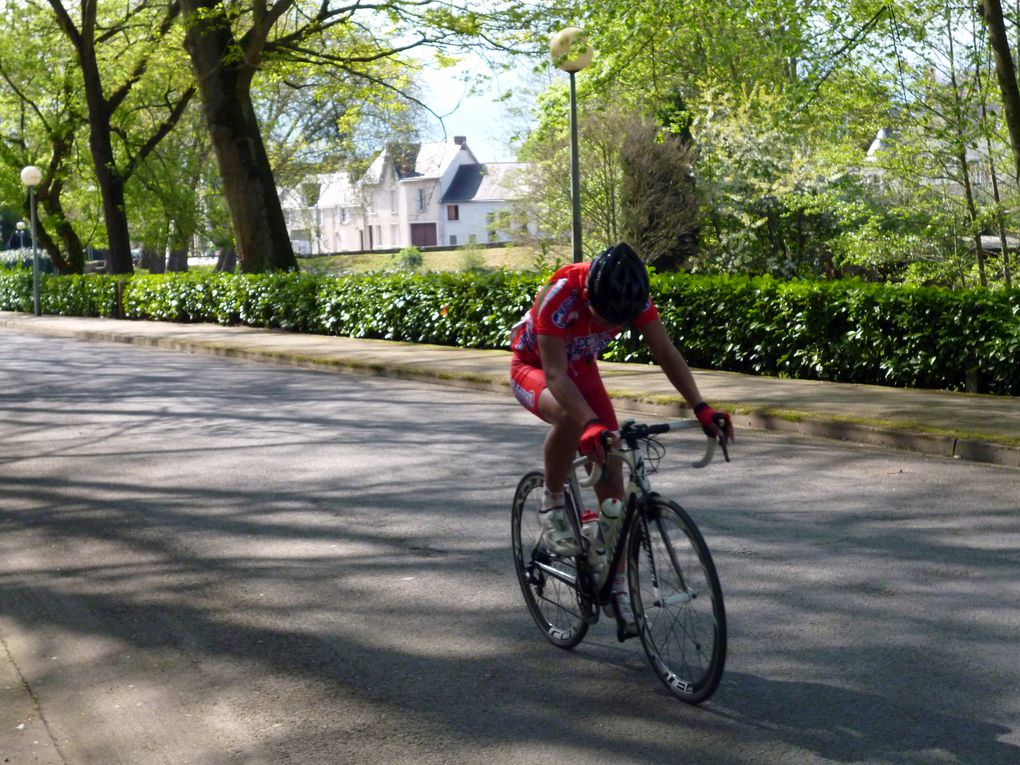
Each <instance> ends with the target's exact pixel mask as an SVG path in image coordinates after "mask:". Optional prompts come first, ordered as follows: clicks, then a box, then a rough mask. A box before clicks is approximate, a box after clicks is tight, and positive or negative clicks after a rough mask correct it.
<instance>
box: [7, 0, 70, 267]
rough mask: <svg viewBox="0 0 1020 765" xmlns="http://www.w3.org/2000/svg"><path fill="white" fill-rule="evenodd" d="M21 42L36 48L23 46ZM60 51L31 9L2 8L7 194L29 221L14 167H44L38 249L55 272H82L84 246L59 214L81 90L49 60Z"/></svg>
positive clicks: (48, 26)
mask: <svg viewBox="0 0 1020 765" xmlns="http://www.w3.org/2000/svg"><path fill="white" fill-rule="evenodd" d="M26 37H30V38H31V39H32V40H33V43H34V44H33V45H25V44H24V40H25V38H26ZM60 47H61V40H60V37H59V34H55V33H54V32H53V30H52V21H51V20H50V19H49V18H48V16H47V17H46V18H44V17H43V14H42V13H41V12H40V11H39V10H38V9H37V8H34V7H32V6H23V5H13V6H10V7H8V8H7V9H6V12H5V14H4V16H3V27H2V30H0V81H2V82H3V84H4V85H5V86H6V87H3V88H0V122H2V123H3V126H4V135H3V141H2V142H0V161H2V162H3V164H4V165H5V166H6V167H7V168H8V170H9V171H10V172H9V174H4V177H5V178H8V177H9V178H10V179H11V181H12V182H13V183H12V187H11V188H10V189H9V190H8V193H11V194H16V195H17V197H18V198H20V199H22V200H24V206H23V209H22V211H21V212H20V217H22V218H23V219H28V218H29V217H31V211H30V210H29V209H28V195H26V194H25V192H24V188H23V187H21V185H20V181H19V180H18V179H19V173H20V170H21V168H23V167H25V166H26V165H29V164H38V165H41V166H42V168H43V180H42V182H41V183H40V184H39V186H37V187H36V190H35V200H36V208H37V209H36V211H37V213H38V219H39V220H38V222H39V224H40V225H39V226H38V227H37V236H38V241H39V244H40V246H41V247H42V249H43V250H44V252H46V254H48V255H49V257H50V259H51V260H52V262H53V263H54V265H55V266H56V267H57V269H58V270H59V271H60V272H61V273H81V271H82V269H83V265H84V255H83V248H82V242H81V238H80V237H79V235H78V233H77V232H76V230H75V228H74V225H73V224H72V222H71V215H70V214H68V212H67V211H66V210H65V196H66V192H67V187H68V181H69V180H71V179H73V178H74V177H75V176H76V175H77V173H76V163H77V161H78V157H77V148H78V128H79V125H80V124H81V122H82V121H83V118H84V115H83V114H82V113H81V112H80V110H79V109H78V108H77V102H76V99H75V95H74V94H75V93H77V92H78V91H79V90H80V76H79V74H78V71H77V69H76V68H75V67H73V66H68V65H67V64H66V63H65V62H64V61H62V60H61V59H60V58H59V56H54V55H53V54H54V53H55V52H57V51H59V50H60ZM51 232H53V233H52V234H51ZM54 235H55V237H54Z"/></svg>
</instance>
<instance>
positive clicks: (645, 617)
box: [627, 496, 726, 704]
mask: <svg viewBox="0 0 1020 765" xmlns="http://www.w3.org/2000/svg"><path fill="white" fill-rule="evenodd" d="M627 562H628V567H629V569H628V577H629V580H630V592H631V604H632V606H633V608H634V616H635V618H636V619H637V624H638V629H639V630H640V633H641V644H642V645H643V646H644V649H645V653H646V654H648V660H649V662H651V665H652V668H653V669H654V670H655V674H656V675H658V676H659V679H660V680H661V681H662V683H663V685H665V686H666V688H668V689H669V690H670V692H671V693H673V695H675V696H677V697H678V698H680V699H682V700H683V701H686V702H687V703H689V704H698V703H700V702H702V701H704V700H705V699H707V698H708V697H709V696H711V695H712V694H713V693H714V692H715V689H716V688H717V687H718V685H719V681H720V680H721V679H722V673H723V665H724V664H725V662H726V612H725V609H724V607H723V596H722V588H721V587H720V585H719V577H718V576H717V574H716V571H715V564H714V563H713V562H712V555H711V553H709V551H708V546H707V545H706V544H705V540H704V538H703V537H702V536H701V532H700V531H698V528H697V526H695V525H694V521H693V520H691V517H690V516H689V515H687V513H686V512H685V511H684V509H683V508H682V507H680V506H679V505H678V504H676V503H675V502H670V501H669V500H667V499H663V498H662V497H658V496H652V497H650V498H649V500H648V503H647V505H646V507H645V509H644V511H643V512H642V513H641V514H640V515H639V516H638V521H637V523H636V524H634V529H633V531H632V532H631V539H630V549H629V558H628V561H627Z"/></svg>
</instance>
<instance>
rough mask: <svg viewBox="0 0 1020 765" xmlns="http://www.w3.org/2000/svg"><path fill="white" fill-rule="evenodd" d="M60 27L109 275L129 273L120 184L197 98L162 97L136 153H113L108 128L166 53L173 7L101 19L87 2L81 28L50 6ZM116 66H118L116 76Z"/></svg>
mask: <svg viewBox="0 0 1020 765" xmlns="http://www.w3.org/2000/svg"><path fill="white" fill-rule="evenodd" d="M48 2H49V4H50V7H51V8H52V9H53V12H54V14H55V15H56V18H57V23H58V25H59V27H60V29H61V30H62V31H63V33H64V34H65V35H66V37H67V39H68V40H69V41H70V42H71V45H72V46H73V48H74V52H75V56H76V59H77V63H78V66H79V67H80V69H81V75H82V82H83V91H84V96H85V107H86V112H87V114H88V123H89V149H90V152H91V155H92V162H93V166H94V170H95V176H96V183H97V185H98V187H99V191H100V194H101V195H102V199H103V218H104V221H105V223H106V234H107V244H108V246H109V256H108V259H107V270H108V271H109V272H110V273H131V272H132V271H133V270H134V268H133V266H132V263H131V240H130V237H129V234H128V213H127V208H126V205H125V198H124V184H125V182H126V180H127V179H128V178H130V176H131V174H132V173H133V172H134V170H135V168H136V167H137V166H138V163H139V162H141V161H142V160H143V159H144V158H145V156H146V155H148V154H149V153H150V152H151V151H152V150H153V148H155V146H156V145H158V143H159V141H160V140H162V139H163V137H165V136H166V134H167V133H169V132H170V130H171V129H172V128H173V126H174V124H176V122H177V120H178V119H179V118H180V115H181V114H182V113H183V111H184V109H185V107H186V106H187V104H188V101H189V100H190V99H191V97H192V95H193V94H194V92H195V90H194V87H193V86H188V87H184V88H182V89H180V90H178V89H176V88H175V87H174V84H173V82H168V83H167V86H166V88H165V89H164V92H163V104H162V106H163V114H162V118H161V119H159V120H158V121H157V122H155V123H153V124H152V125H151V130H149V131H148V132H147V135H146V137H145V138H144V139H143V141H142V142H141V143H140V144H139V145H134V146H127V145H125V146H123V149H122V151H120V152H118V151H117V150H116V148H115V142H114V136H115V133H116V130H115V127H114V124H113V120H114V116H115V115H116V113H117V112H118V110H122V109H123V107H124V105H125V103H126V100H127V99H128V96H130V95H131V93H132V91H133V90H135V89H136V87H137V86H138V85H139V83H140V82H142V80H143V78H144V76H145V74H146V72H147V70H148V69H149V66H150V64H151V62H152V60H153V58H154V57H155V56H157V54H159V53H161V52H163V50H164V46H165V45H166V41H167V39H168V38H169V35H170V32H171V30H172V29H173V28H174V22H175V20H176V18H177V15H178V13H179V7H178V5H177V3H176V2H171V3H169V4H162V3H156V0H151V1H150V0H137V1H136V2H134V3H132V4H128V5H127V6H126V7H124V8H123V10H122V11H121V12H119V13H117V12H110V11H109V9H108V8H107V7H105V6H104V13H103V15H102V17H100V13H99V3H98V2H97V1H96V0H86V2H83V3H81V5H80V11H81V16H80V26H79V24H76V23H75V21H74V19H72V18H71V15H70V13H69V12H68V10H67V8H66V7H65V6H64V4H63V2H62V0H48ZM115 63H120V64H121V65H122V68H119V67H117V66H116V65H115ZM124 111H126V112H129V111H130V110H124Z"/></svg>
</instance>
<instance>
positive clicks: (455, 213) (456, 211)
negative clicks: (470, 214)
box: [446, 205, 460, 220]
mask: <svg viewBox="0 0 1020 765" xmlns="http://www.w3.org/2000/svg"><path fill="white" fill-rule="evenodd" d="M446 219H447V220H460V207H458V206H457V205H447V206H446Z"/></svg>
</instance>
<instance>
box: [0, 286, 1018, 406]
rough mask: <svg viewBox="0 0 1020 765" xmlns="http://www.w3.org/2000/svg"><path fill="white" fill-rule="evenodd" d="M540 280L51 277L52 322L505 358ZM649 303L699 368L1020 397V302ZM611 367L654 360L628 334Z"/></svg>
mask: <svg viewBox="0 0 1020 765" xmlns="http://www.w3.org/2000/svg"><path fill="white" fill-rule="evenodd" d="M542 280H543V277H541V276H539V275H537V274H533V273H519V272H509V271H500V272H495V273H475V272H472V273H429V274H422V275H412V274H381V275H357V276H343V277H328V276H320V275H312V274H295V273H270V274H257V275H253V274H238V275H234V274H222V273H206V274H196V273H182V274H166V275H159V276H138V275H136V276H133V277H123V276H102V275H90V276H46V277H44V278H43V280H42V308H43V311H44V312H45V313H49V314H65V315H86V316H123V317H125V318H133V319H153V320H163V321H204V322H216V323H219V324H235V323H243V324H247V325H250V326H256V327H272V328H278V329H285V330H289V331H293V332H308V333H320V334H334V335H346V336H351V337H364V338H379V339H385V340H396V341H403V342H412V343H432V344H439V345H453V346H461V347H468V348H506V346H507V332H508V330H509V329H510V327H511V326H512V325H513V324H514V323H516V321H517V320H518V319H519V318H520V317H521V316H522V315H523V314H524V313H525V311H527V309H528V308H529V307H530V306H531V303H532V300H533V299H534V295H535V293H536V291H537V289H538V287H539V286H540V284H541V282H542ZM652 289H653V296H654V299H655V302H656V304H657V305H658V307H659V312H660V314H661V316H662V320H663V322H664V324H665V325H666V328H667V330H668V331H669V333H670V335H671V337H672V338H673V339H674V341H675V342H676V343H677V345H678V346H679V347H680V348H682V349H683V351H684V353H685V355H686V356H687V359H688V361H689V362H690V363H691V365H692V366H696V367H702V368H709V369H725V370H730V371H735V372H745V373H751V374H759V375H777V376H782V377H792V378H800V379H814V380H832V381H841V382H852V383H869V384H880V385H891V386H898V387H913V388H937V389H949V390H962V389H964V388H965V387H966V385H967V379H968V374H969V373H970V374H971V376H973V374H974V373H976V376H977V379H978V381H979V385H980V389H981V390H982V391H985V392H990V393H998V394H1003V395H1020V290H1015V289H1013V290H995V291H993V290H987V289H973V290H956V291H949V290H944V289H939V288H933V287H909V286H904V285H900V286H893V285H881V284H867V283H864V282H860V281H853V280H848V281H825V282H821V281H807V280H793V281H779V280H776V279H772V278H768V277H759V278H754V279H752V278H746V277H728V276H692V275H689V274H665V275H655V276H654V277H653V279H652ZM31 293H32V275H31V272H30V271H26V270H24V269H14V270H11V271H0V310H13V311H29V310H31ZM606 358H608V359H610V360H613V361H633V362H649V361H651V359H650V358H649V355H648V351H647V348H645V346H644V344H643V343H641V342H640V341H639V339H638V338H637V337H636V336H635V334H634V333H633V332H628V333H625V334H624V335H622V336H621V337H620V338H619V339H618V340H617V342H616V343H614V345H613V346H612V347H611V348H610V349H609V351H608V352H607V354H606Z"/></svg>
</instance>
